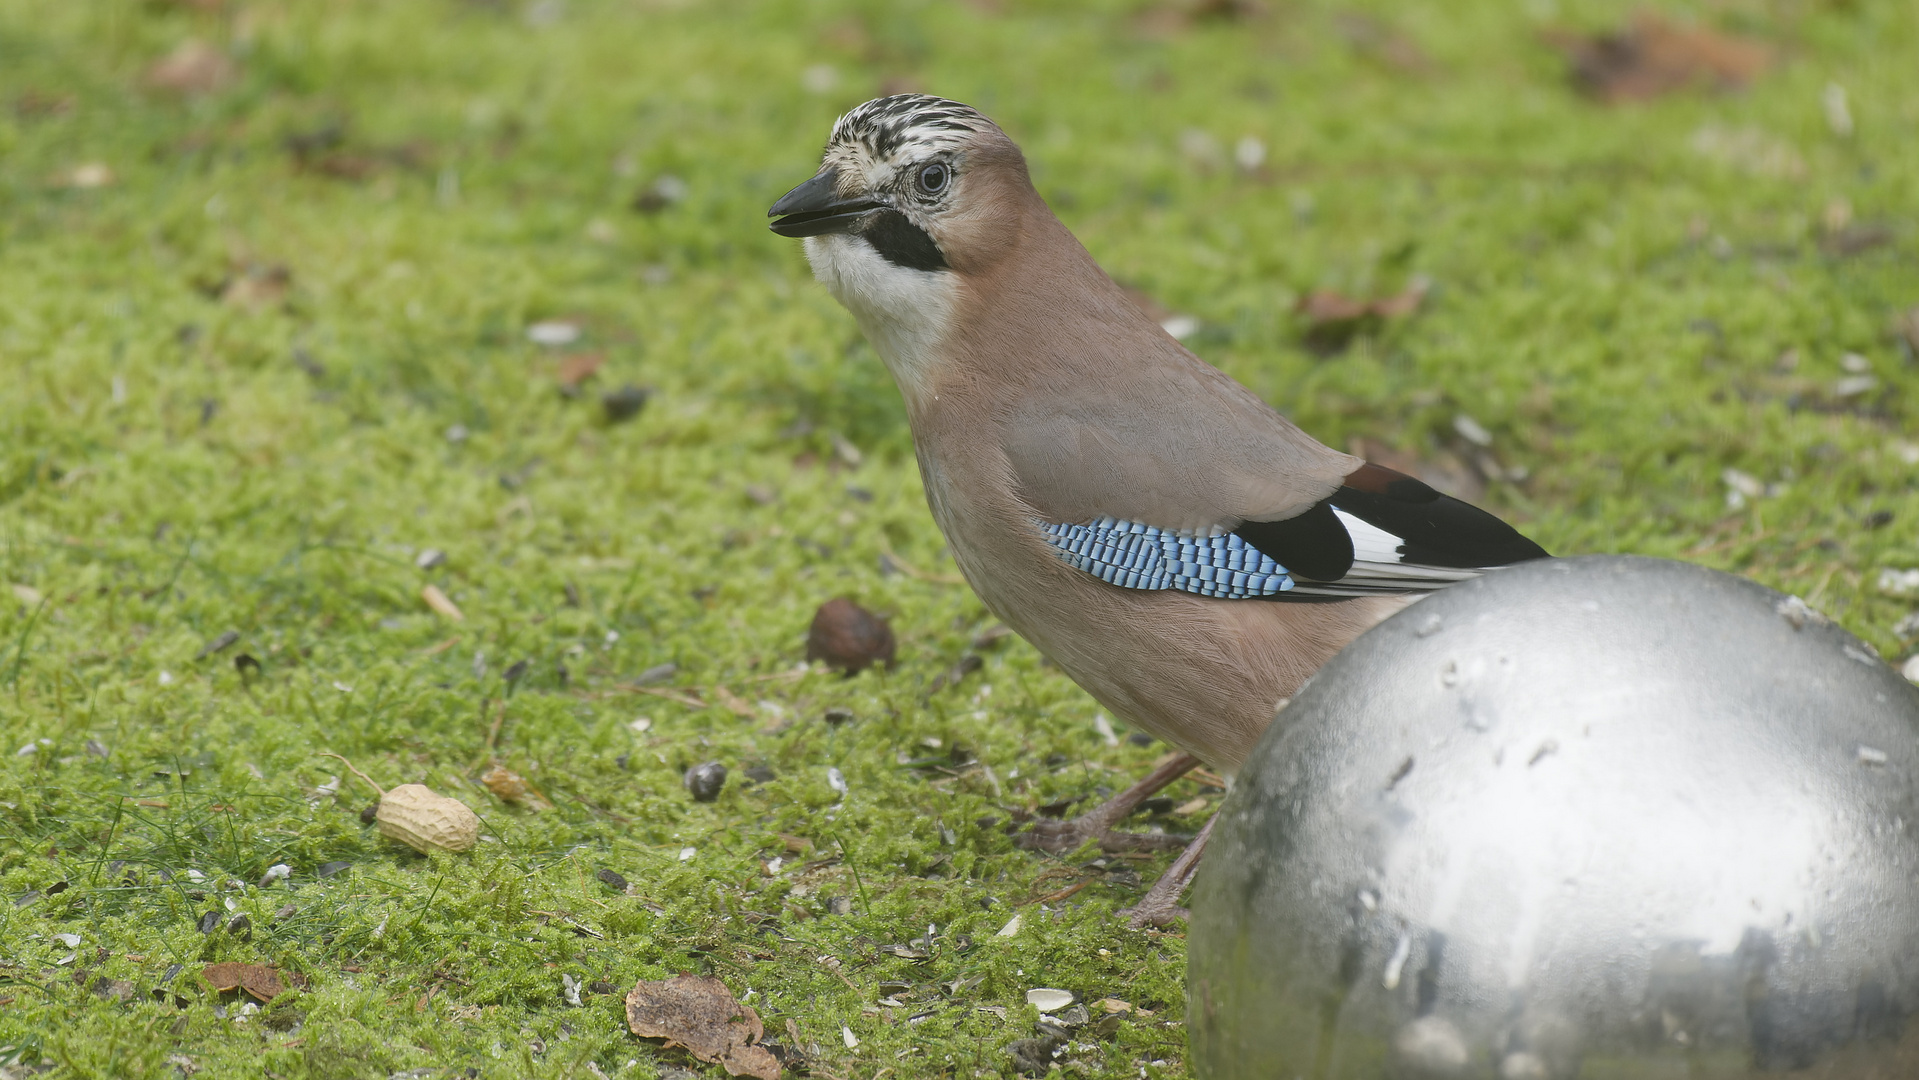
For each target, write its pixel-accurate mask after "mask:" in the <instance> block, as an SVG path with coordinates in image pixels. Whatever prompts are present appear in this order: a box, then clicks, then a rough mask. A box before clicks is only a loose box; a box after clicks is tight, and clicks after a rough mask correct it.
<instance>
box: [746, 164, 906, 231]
mask: <svg viewBox="0 0 1919 1080" xmlns="http://www.w3.org/2000/svg"><path fill="white" fill-rule="evenodd" d="M884 208H885V205H884V204H883V203H880V202H877V201H875V200H873V199H842V198H840V194H839V173H838V172H836V171H835V170H833V169H822V170H820V174H819V175H818V176H815V177H814V178H813V179H811V180H808V181H807V182H806V183H804V184H801V185H800V186H799V187H796V188H794V189H793V190H791V191H789V192H787V193H786V194H784V195H782V196H780V201H779V202H776V203H774V204H773V208H772V209H771V210H768V211H767V212H766V216H767V217H776V218H779V220H778V221H775V222H773V223H772V224H771V225H769V226H767V227H768V228H770V229H772V230H773V231H774V232H776V233H779V234H780V235H781V236H795V237H797V236H824V235H825V234H827V233H843V232H851V231H852V230H853V227H854V226H855V225H857V224H859V222H860V220H861V219H862V218H864V217H866V215H868V214H870V213H872V212H873V211H875V210H881V209H884Z"/></svg>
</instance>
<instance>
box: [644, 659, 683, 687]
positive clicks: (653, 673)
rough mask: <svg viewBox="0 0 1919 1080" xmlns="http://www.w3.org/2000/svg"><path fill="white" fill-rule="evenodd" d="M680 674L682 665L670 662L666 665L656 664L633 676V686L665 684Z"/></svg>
mask: <svg viewBox="0 0 1919 1080" xmlns="http://www.w3.org/2000/svg"><path fill="white" fill-rule="evenodd" d="M679 673H680V665H678V664H676V663H674V662H672V661H671V660H669V661H667V662H666V663H664V664H654V665H653V666H652V667H650V668H647V669H646V670H645V671H642V672H640V673H639V674H638V675H635V676H633V685H634V686H650V685H652V684H653V683H657V682H665V681H666V680H668V679H670V678H672V677H673V676H675V675H677V674H679Z"/></svg>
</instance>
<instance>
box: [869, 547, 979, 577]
mask: <svg viewBox="0 0 1919 1080" xmlns="http://www.w3.org/2000/svg"><path fill="white" fill-rule="evenodd" d="M880 554H882V555H884V556H886V558H887V560H888V561H890V562H891V563H892V564H893V568H894V569H895V570H898V571H899V572H900V573H902V574H905V575H906V576H907V577H910V578H917V579H919V580H920V581H930V582H933V583H934V584H936V585H964V584H966V579H965V578H963V577H960V576H959V575H957V574H935V573H932V572H930V571H927V570H921V569H920V568H918V567H916V566H914V565H913V564H912V563H909V562H907V561H906V560H905V559H902V558H900V557H899V556H898V555H895V554H894V553H893V549H892V548H882V549H881V550H880Z"/></svg>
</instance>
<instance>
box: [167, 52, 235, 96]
mask: <svg viewBox="0 0 1919 1080" xmlns="http://www.w3.org/2000/svg"><path fill="white" fill-rule="evenodd" d="M237 73H238V68H236V67H235V66H234V63H233V60H232V59H231V58H229V57H228V56H227V54H226V53H224V52H221V51H220V50H219V49H218V48H215V47H214V46H212V45H209V44H207V43H206V42H204V41H199V40H188V41H183V42H181V43H180V47H179V48H177V49H174V50H173V51H172V52H170V53H168V54H167V55H165V56H164V57H161V58H160V59H159V60H157V61H155V62H154V65H153V66H152V67H150V68H148V69H147V85H148V86H151V87H153V88H154V89H155V90H165V91H168V92H171V93H175V94H206V93H211V92H212V91H215V90H218V89H220V88H221V87H222V86H225V85H226V84H227V83H229V82H232V81H233V77H234V75H235V74H237Z"/></svg>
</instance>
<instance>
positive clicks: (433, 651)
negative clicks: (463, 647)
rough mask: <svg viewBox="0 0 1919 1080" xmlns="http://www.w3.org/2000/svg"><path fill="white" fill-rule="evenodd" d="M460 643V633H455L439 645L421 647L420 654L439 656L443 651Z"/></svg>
mask: <svg viewBox="0 0 1919 1080" xmlns="http://www.w3.org/2000/svg"><path fill="white" fill-rule="evenodd" d="M459 643H460V635H458V634H455V635H453V636H452V637H450V638H447V639H446V640H445V641H442V642H440V643H439V644H438V645H434V646H431V647H429V648H425V649H421V650H420V655H421V656H438V655H440V654H441V653H443V652H445V651H447V650H448V649H451V648H452V647H453V646H455V645H458V644H459Z"/></svg>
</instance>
